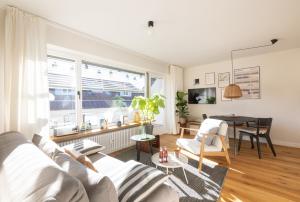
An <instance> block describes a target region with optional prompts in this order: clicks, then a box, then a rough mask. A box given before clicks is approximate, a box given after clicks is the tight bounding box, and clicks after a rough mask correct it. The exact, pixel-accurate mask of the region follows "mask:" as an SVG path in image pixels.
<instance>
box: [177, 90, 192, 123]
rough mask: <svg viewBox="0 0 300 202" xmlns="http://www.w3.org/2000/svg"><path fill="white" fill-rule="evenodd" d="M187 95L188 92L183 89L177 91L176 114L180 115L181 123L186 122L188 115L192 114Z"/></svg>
mask: <svg viewBox="0 0 300 202" xmlns="http://www.w3.org/2000/svg"><path fill="white" fill-rule="evenodd" d="M186 96H187V93H186V92H183V91H177V93H176V114H177V115H178V116H179V122H180V123H181V124H184V123H186V119H187V116H188V115H189V114H190V113H189V108H188V102H187V100H186V98H185V97H186Z"/></svg>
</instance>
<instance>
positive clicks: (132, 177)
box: [111, 160, 168, 202]
mask: <svg viewBox="0 0 300 202" xmlns="http://www.w3.org/2000/svg"><path fill="white" fill-rule="evenodd" d="M167 179H168V175H166V174H165V173H163V172H162V171H160V170H157V169H156V168H153V167H150V166H147V165H144V164H142V163H139V162H136V161H133V160H131V161H128V162H126V165H125V166H124V167H123V166H122V168H120V169H117V170H116V172H114V174H113V175H112V177H111V180H112V181H113V183H114V185H115V186H116V189H117V192H118V197H119V201H120V202H136V201H141V200H143V199H144V198H145V197H146V196H148V195H149V194H150V193H151V192H152V191H153V190H155V188H157V187H158V186H159V185H161V184H162V183H164V182H165V181H166V180H167Z"/></svg>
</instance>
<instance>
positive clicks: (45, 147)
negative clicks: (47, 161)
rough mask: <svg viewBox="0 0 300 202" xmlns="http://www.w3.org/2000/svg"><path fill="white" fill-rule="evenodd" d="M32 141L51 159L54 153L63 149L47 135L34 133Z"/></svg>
mask: <svg viewBox="0 0 300 202" xmlns="http://www.w3.org/2000/svg"><path fill="white" fill-rule="evenodd" d="M32 143H33V144H35V145H36V146H37V147H38V148H39V149H40V150H42V151H43V152H44V153H45V154H46V155H47V156H49V157H50V158H51V159H53V157H54V156H55V154H56V153H62V152H64V151H63V149H62V148H61V147H60V146H58V145H57V144H56V143H55V142H53V141H52V140H50V139H49V138H48V137H44V136H41V135H38V134H34V135H33V137H32Z"/></svg>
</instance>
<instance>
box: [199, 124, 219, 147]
mask: <svg viewBox="0 0 300 202" xmlns="http://www.w3.org/2000/svg"><path fill="white" fill-rule="evenodd" d="M222 123H223V121H222V120H217V119H205V120H204V121H203V122H202V124H201V126H200V129H199V131H198V133H197V135H196V136H195V140H198V141H199V142H200V141H201V139H202V137H203V135H204V134H217V133H218V131H219V128H220V125H221V124H222ZM214 139H215V137H214V136H208V137H207V138H206V140H205V144H206V145H212V144H213V142H214Z"/></svg>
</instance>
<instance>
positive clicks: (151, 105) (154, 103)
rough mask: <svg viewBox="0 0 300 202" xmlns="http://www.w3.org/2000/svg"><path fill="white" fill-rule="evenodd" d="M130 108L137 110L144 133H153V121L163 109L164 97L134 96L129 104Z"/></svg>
mask: <svg viewBox="0 0 300 202" xmlns="http://www.w3.org/2000/svg"><path fill="white" fill-rule="evenodd" d="M131 107H132V108H133V109H134V110H138V111H139V112H140V114H141V117H142V124H143V125H144V127H145V133H147V134H152V133H153V125H152V123H153V121H155V117H156V116H157V115H158V114H159V113H160V111H159V110H160V109H163V108H165V97H164V96H162V95H153V96H152V97H149V98H147V97H143V96H135V97H134V98H133V100H132V102H131Z"/></svg>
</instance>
